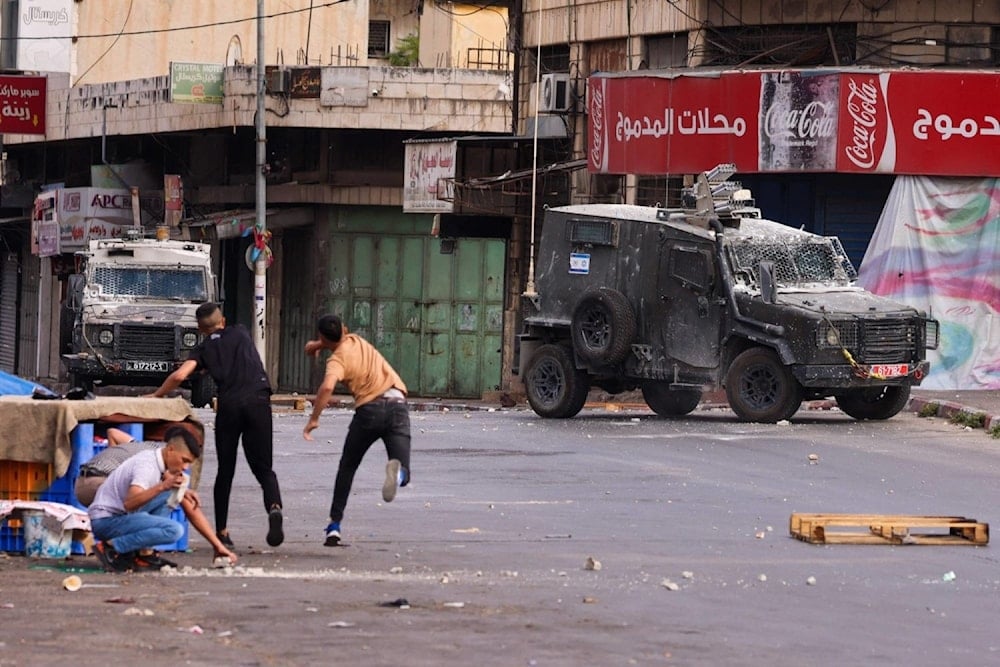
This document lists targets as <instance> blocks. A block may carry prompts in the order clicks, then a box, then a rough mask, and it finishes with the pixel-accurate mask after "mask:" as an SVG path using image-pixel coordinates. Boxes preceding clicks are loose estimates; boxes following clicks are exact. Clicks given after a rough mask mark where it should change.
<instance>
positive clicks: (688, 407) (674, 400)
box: [642, 381, 701, 417]
mask: <svg viewBox="0 0 1000 667" xmlns="http://www.w3.org/2000/svg"><path fill="white" fill-rule="evenodd" d="M642 397H643V398H644V399H645V400H646V405H648V406H649V407H650V409H651V410H652V411H653V412H655V413H656V414H658V415H660V416H661V417H682V416H684V415H686V414H688V413H689V412H691V411H692V410H694V409H695V408H696V407H698V404H699V403H701V391H699V390H698V389H671V388H670V383H669V382H656V381H649V382H643V383H642Z"/></svg>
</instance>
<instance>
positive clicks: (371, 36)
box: [368, 21, 389, 58]
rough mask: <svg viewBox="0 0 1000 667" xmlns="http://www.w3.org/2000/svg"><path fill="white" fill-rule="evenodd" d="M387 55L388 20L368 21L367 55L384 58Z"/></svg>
mask: <svg viewBox="0 0 1000 667" xmlns="http://www.w3.org/2000/svg"><path fill="white" fill-rule="evenodd" d="M388 55H389V22H388V21H369V22H368V56H369V57H370V58H385V57H386V56H388Z"/></svg>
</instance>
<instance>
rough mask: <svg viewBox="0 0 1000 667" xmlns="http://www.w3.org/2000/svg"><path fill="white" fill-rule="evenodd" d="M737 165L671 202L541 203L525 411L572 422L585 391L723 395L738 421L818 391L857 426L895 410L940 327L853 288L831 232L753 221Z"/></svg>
mask: <svg viewBox="0 0 1000 667" xmlns="http://www.w3.org/2000/svg"><path fill="white" fill-rule="evenodd" d="M734 172H735V168H734V166H733V165H720V166H719V167H716V168H715V169H713V170H711V171H709V172H704V173H702V174H699V175H698V176H697V177H695V178H694V179H693V183H692V185H691V186H690V187H689V188H686V189H685V192H684V195H683V204H684V207H683V208H677V209H670V208H667V209H665V208H653V207H644V206H634V205H616V204H586V205H576V206H563V207H557V208H551V209H548V210H547V211H546V213H545V220H544V224H543V227H542V233H541V239H540V243H539V252H538V259H537V261H536V263H537V266H538V267H539V271H538V278H537V294H536V295H529V297H533V298H532V301H533V303H534V312H533V313H531V314H529V315H528V316H527V317H526V318H525V320H524V328H523V332H522V334H521V335H520V336H519V349H518V355H519V357H518V372H519V374H520V377H521V378H522V380H523V382H524V385H525V389H526V393H527V397H528V402H529V403H530V405H531V407H532V409H534V411H535V412H536V413H538V414H539V415H541V416H542V417H554V418H566V417H572V416H574V415H575V414H577V413H578V412H579V411H580V410H581V409H582V408H583V405H584V403H585V402H586V398H587V394H588V391H589V390H590V388H591V387H600V388H602V389H604V390H605V391H607V392H610V393H612V394H615V393H619V392H624V391H631V390H635V389H640V390H641V391H642V395H643V397H644V399H645V401H646V403H647V404H648V405H649V407H650V408H652V409H653V410H654V411H655V412H656V413H657V414H659V415H662V416H667V417H670V416H680V415H685V414H687V413H689V412H691V411H692V410H694V409H695V407H697V405H698V403H699V402H700V400H701V398H702V394H703V392H705V391H715V390H718V389H720V388H724V389H725V392H726V396H727V398H728V400H729V405H730V407H731V408H732V409H733V411H734V412H735V413H736V415H737V416H738V417H739V418H740V419H741V420H744V421H751V422H777V421H780V420H784V419H789V418H790V417H792V415H794V414H795V412H796V411H797V410H798V409H799V407H800V406H801V403H802V401H803V400H814V399H818V398H826V397H833V398H834V399H836V402H837V405H838V406H839V407H840V408H841V409H842V410H843V411H844V412H845V413H847V414H848V415H850V416H852V417H854V418H856V419H888V418H889V417H892V416H893V415H895V414H897V413H898V412H899V411H900V410H902V409H903V408H904V407H905V406H906V403H907V401H908V399H909V395H910V388H911V387H913V386H915V385H919V384H920V382H921V380H922V379H923V378H924V376H925V375H926V373H927V371H928V368H929V364H928V362H927V359H926V350H927V349H928V348H931V349H934V348H936V347H937V343H938V323H937V321H935V320H933V319H931V318H929V317H927V315H926V314H925V313H923V312H920V311H918V310H917V309H915V308H912V307H910V306H907V305H904V304H901V303H896V302H894V301H892V300H889V299H887V298H884V297H881V296H877V295H875V294H872V293H870V292H868V291H866V290H864V289H862V288H860V287H858V286H856V285H855V279H856V277H857V273H856V272H855V270H854V267H853V266H852V265H851V262H850V260H849V259H848V257H847V255H846V253H845V252H844V249H843V247H842V246H841V244H840V242H839V240H838V239H836V238H834V237H824V236H819V235H816V234H812V233H809V232H806V231H802V230H799V229H795V228H792V227H790V226H787V225H783V224H780V223H778V222H773V221H770V220H765V219H762V218H761V217H760V211H759V209H757V208H755V207H754V206H753V200H752V197H751V195H750V193H749V192H748V191H746V190H743V189H742V188H741V187H740V185H739V184H738V183H735V182H733V181H730V180H728V179H729V177H730V176H731V175H732V174H733V173H734Z"/></svg>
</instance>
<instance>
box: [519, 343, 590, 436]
mask: <svg viewBox="0 0 1000 667" xmlns="http://www.w3.org/2000/svg"><path fill="white" fill-rule="evenodd" d="M524 389H525V393H526V394H527V395H528V403H529V404H530V405H531V409H532V410H534V411H535V413H537V414H538V415H539V416H540V417H551V418H555V419H565V418H567V417H572V416H574V415H575V414H576V413H578V412H580V410H582V409H583V406H584V404H585V403H586V402H587V393H588V392H589V391H590V379H589V377H588V376H587V374H586V373H585V372H584V371H581V370H579V369H577V368H576V365H575V364H574V363H573V353H572V352H570V351H569V350H567V349H566V348H565V347H563V346H562V345H542V346H541V347H540V348H538V349H537V350H535V353H534V354H533V355H531V360H530V361H529V362H528V368H527V371H526V372H525V374H524Z"/></svg>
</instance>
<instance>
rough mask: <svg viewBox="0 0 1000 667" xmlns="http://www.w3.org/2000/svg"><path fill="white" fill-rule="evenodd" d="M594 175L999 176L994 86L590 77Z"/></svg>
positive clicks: (995, 80) (791, 77)
mask: <svg viewBox="0 0 1000 667" xmlns="http://www.w3.org/2000/svg"><path fill="white" fill-rule="evenodd" d="M588 89H589V91H590V93H589V97H590V112H591V118H590V132H588V133H587V137H588V140H589V141H590V145H589V146H588V147H587V149H588V157H589V160H588V161H589V163H590V169H591V171H594V172H598V173H608V174H648V175H656V174H678V173H696V172H698V171H703V170H706V169H711V168H712V167H714V166H715V165H717V164H720V163H724V162H732V163H735V164H736V165H737V169H738V171H740V172H742V173H753V172H844V173H881V174H894V173H895V174H926V175H940V176H995V175H996V174H997V173H998V172H1000V158H998V157H997V156H998V155H1000V77H998V76H997V75H996V73H994V72H982V71H971V70H964V71H961V70H953V71H941V70H923V71H921V70H905V71H904V70H869V69H863V70H862V69H855V70H850V71H845V70H834V69H822V70H782V71H771V70H769V71H757V72H751V71H731V72H707V71H706V72H701V71H698V70H697V69H693V70H692V71H691V72H690V73H684V74H678V73H677V72H676V71H669V72H668V71H664V72H655V71H652V70H648V71H645V72H642V73H636V74H634V75H633V74H621V73H619V74H598V75H594V76H593V77H591V78H590V81H589V87H588Z"/></svg>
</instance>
